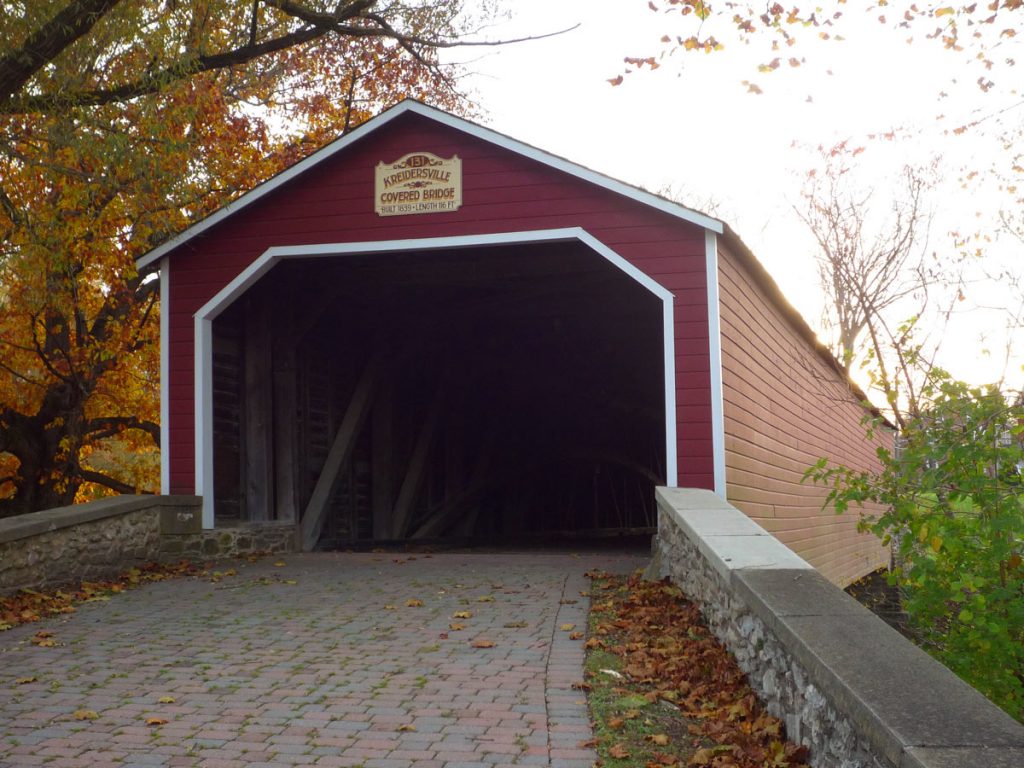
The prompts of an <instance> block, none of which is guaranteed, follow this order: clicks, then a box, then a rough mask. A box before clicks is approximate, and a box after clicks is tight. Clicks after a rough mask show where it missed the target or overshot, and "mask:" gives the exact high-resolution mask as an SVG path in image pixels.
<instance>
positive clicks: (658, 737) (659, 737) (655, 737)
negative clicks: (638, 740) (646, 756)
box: [647, 733, 668, 747]
mask: <svg viewBox="0 0 1024 768" xmlns="http://www.w3.org/2000/svg"><path fill="white" fill-rule="evenodd" d="M647 740H648V741H649V742H651V743H652V744H657V745H658V746H659V747H667V746H668V734H665V733H652V734H651V735H649V736H648V737H647Z"/></svg>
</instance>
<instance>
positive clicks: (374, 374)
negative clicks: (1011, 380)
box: [139, 101, 884, 583]
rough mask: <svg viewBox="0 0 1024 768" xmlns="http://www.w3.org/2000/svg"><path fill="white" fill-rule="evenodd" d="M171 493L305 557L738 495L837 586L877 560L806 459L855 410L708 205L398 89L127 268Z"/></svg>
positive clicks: (826, 361) (836, 441)
mask: <svg viewBox="0 0 1024 768" xmlns="http://www.w3.org/2000/svg"><path fill="white" fill-rule="evenodd" d="M139 268H140V269H142V270H145V269H159V271H160V279H161V297H162V300H161V323H162V326H161V344H162V347H161V350H162V361H161V368H162V376H161V380H162V381H161V388H162V393H161V397H162V409H163V412H162V423H163V424H164V429H163V432H162V439H163V445H162V456H163V459H162V461H163V464H162V483H161V484H162V491H163V492H164V493H193V492H195V493H196V494H199V495H201V496H202V498H203V524H204V526H205V527H208V528H209V527H214V526H219V525H224V524H230V523H232V522H237V521H269V520H284V521H294V522H295V523H296V524H297V526H298V530H299V532H300V535H301V537H302V542H303V546H304V547H305V548H307V549H311V548H314V547H317V546H352V545H353V544H357V543H361V542H362V543H367V542H382V541H395V540H405V539H429V540H436V539H445V538H449V537H454V538H460V539H463V538H464V539H474V540H491V541H510V540H520V539H522V538H529V537H545V538H549V537H552V536H555V535H559V534H564V533H576V534H580V533H599V532H602V531H604V532H607V531H617V532H623V531H637V530H640V531H643V530H650V528H651V527H652V526H653V525H654V524H655V509H654V503H653V488H654V486H656V485H663V484H664V485H670V486H674V485H679V486H690V487H698V488H707V489H712V490H715V491H716V492H718V493H719V494H722V495H724V496H727V497H728V499H729V500H730V501H731V502H732V503H733V504H735V505H736V506H737V507H739V508H740V509H742V510H743V511H745V512H746V513H747V514H748V515H750V516H751V517H753V518H755V519H756V520H757V521H758V522H759V523H761V524H762V525H763V526H765V527H766V528H767V529H768V530H769V531H772V532H773V533H775V534H776V535H777V536H778V537H779V538H780V539H781V540H782V541H783V542H785V543H787V544H789V545H790V546H791V547H793V548H794V549H795V550H796V551H797V552H799V553H800V554H801V555H802V556H803V557H804V558H805V559H807V560H808V561H809V562H811V563H812V564H813V565H815V566H817V567H819V568H820V569H821V570H822V571H823V572H824V573H825V574H826V575H827V576H829V577H830V578H832V579H833V580H834V581H836V582H839V583H845V582H848V581H850V580H852V579H854V578H856V577H857V576H859V575H861V574H863V573H866V572H867V571H869V570H872V569H873V568H875V567H876V566H877V565H878V564H879V563H880V562H882V558H883V556H884V553H883V552H882V551H881V549H880V547H879V546H878V543H877V542H876V541H875V540H874V539H872V538H870V537H865V536H862V535H859V534H857V533H856V530H855V523H856V521H855V519H854V518H853V517H852V516H843V517H836V516H835V515H833V514H832V513H831V512H829V511H822V509H821V505H822V499H823V496H824V492H823V490H822V489H820V488H815V487H814V486H811V485H806V484H802V483H801V482H800V476H801V474H802V473H803V471H804V470H805V469H806V467H807V466H808V465H810V464H811V463H812V462H813V461H815V460H816V459H817V458H818V457H820V456H824V455H828V456H831V457H833V458H834V459H835V460H838V461H842V462H845V463H848V464H852V465H854V466H864V465H867V464H869V463H870V462H872V461H873V451H874V448H873V446H872V445H870V444H868V443H867V442H866V441H865V440H864V437H863V432H862V428H861V427H860V424H859V422H860V419H861V417H862V415H863V411H862V408H861V405H860V398H859V397H858V395H857V394H856V393H855V392H854V391H852V390H851V387H850V385H849V383H848V382H847V381H846V380H845V378H844V376H843V374H842V372H841V369H840V367H839V366H838V365H837V364H836V363H835V361H834V360H833V359H832V358H831V357H830V356H829V354H828V353H827V351H825V350H824V349H823V348H821V347H820V345H818V344H817V343H816V341H815V339H814V335H813V333H812V332H811V331H810V329H809V328H808V327H807V325H806V324H805V323H804V322H803V320H802V319H801V318H800V317H799V315H798V314H797V313H796V312H795V311H794V310H793V309H792V308H791V307H790V305H789V304H788V303H787V302H786V301H785V299H784V298H783V297H782V296H781V294H780V293H779V291H778V289H777V287H776V286H775V284H774V282H773V281H772V280H771V278H770V277H769V276H768V274H767V273H766V272H765V271H764V269H763V268H762V267H761V266H760V264H759V263H758V262H757V261H756V259H755V258H754V257H753V256H752V255H751V254H750V253H749V252H748V250H747V249H746V248H745V246H744V245H743V244H742V243H741V242H740V240H739V239H738V238H737V237H736V235H735V234H733V233H732V232H731V231H730V230H729V229H728V228H727V227H725V226H724V225H723V224H722V223H721V222H719V221H717V220H715V219H713V218H710V217H708V216H706V215H704V214H701V213H699V212H697V211H694V210H691V209H689V208H685V207H683V206H681V205H678V204H676V203H673V202H670V201H668V200H665V199H662V198H660V197H657V196H655V195H651V194H649V193H647V192H644V191H642V190H640V189H637V188H635V187H632V186H629V185H626V184H624V183H622V182H619V181H616V180H614V179H610V178H608V177H605V176H602V175H600V174H598V173H595V172H593V171H590V170H588V169H586V168H583V167H581V166H579V165H575V164H573V163H571V162H568V161H566V160H564V159H562V158H559V157H556V156H553V155H550V154H548V153H545V152H543V151H541V150H539V149H536V148H534V147H532V146H528V145H526V144H523V143H521V142H518V141H515V140H514V139H511V138H509V137H507V136H504V135H501V134H499V133H496V132H494V131H492V130H489V129H487V128H484V127H481V126H479V125H476V124H474V123H471V122H468V121H466V120H463V119H460V118H458V117H455V116H453V115H451V114H447V113H445V112H442V111H439V110H436V109H434V108H431V107H429V106H426V105H424V104H422V103H419V102H416V101H404V102H402V103H401V104H399V105H397V106H395V107H393V108H392V109H389V110H387V111H386V112H384V113H382V114H381V115H379V116H378V117H377V118H375V119H373V120H371V121H369V122H367V123H365V124H363V125H362V126H360V127H359V128H357V129H355V130H353V131H352V132H350V133H349V134H347V135H346V136H344V137H343V138H341V139H339V140H338V141H336V142H334V143H332V144H330V145H328V146H326V147H324V148H323V149H321V150H320V151H318V152H316V153H315V154H313V155H311V156H310V157H308V158H307V159H306V160H304V161H302V162H300V163H298V164H297V165H295V166H293V167H292V168H290V169H289V170H287V171H286V172H284V173H282V174H280V175H278V176H276V177H274V178H273V179H271V180H269V181H267V182H265V183H264V184H262V185H260V186H258V187H256V188H255V189H253V190H252V191H250V192H249V193H247V194H246V195H244V196H242V197H241V198H239V199H238V200H236V201H235V202H233V203H231V204H230V205H228V206H226V207H225V208H223V209H221V210H219V211H218V212H216V213H214V214H213V215H211V216H209V217H208V218H206V219H204V220H202V221H200V222H199V223H197V224H196V225H194V226H193V227H191V228H190V229H188V230H187V231H185V232H183V233H182V234H180V235H179V236H177V237H176V238H174V239H173V240H170V241H168V242H167V243H165V244H164V245H162V246H161V247H159V248H157V249H156V250H154V251H152V252H150V253H149V254H147V255H146V256H144V257H142V258H141V259H140V260H139Z"/></svg>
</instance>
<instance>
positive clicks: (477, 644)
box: [472, 638, 494, 648]
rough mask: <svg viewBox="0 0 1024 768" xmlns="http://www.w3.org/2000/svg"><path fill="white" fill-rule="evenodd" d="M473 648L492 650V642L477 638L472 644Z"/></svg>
mask: <svg viewBox="0 0 1024 768" xmlns="http://www.w3.org/2000/svg"><path fill="white" fill-rule="evenodd" d="M472 645H473V647H474V648H493V647H494V642H493V641H491V640H484V639H483V638H477V639H476V640H474V641H473V643H472Z"/></svg>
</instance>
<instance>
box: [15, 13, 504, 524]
mask: <svg viewBox="0 0 1024 768" xmlns="http://www.w3.org/2000/svg"><path fill="white" fill-rule="evenodd" d="M489 11H490V9H488V8H486V7H485V8H483V10H482V11H481V10H479V8H478V13H479V14H481V15H480V16H479V19H483V18H486V14H487V13H489ZM473 24H474V21H473V19H470V18H468V17H467V16H465V15H464V13H463V8H462V4H461V3H460V2H450V1H449V0H397V1H393V2H388V3H379V2H376V0H342V1H341V2H338V0H330V1H328V0H0V517H2V516H9V515H14V514H19V513H24V512H30V511H34V510H40V509H46V508H50V507H55V506H59V505H64V504H68V503H71V502H73V501H74V500H76V498H77V499H81V498H87V497H89V496H91V495H96V494H103V493H109V492H111V491H113V492H138V491H154V490H157V489H158V485H159V481H158V477H159V471H158V466H159V461H158V454H157V447H158V445H159V429H160V427H159V425H158V413H159V404H158V401H159V395H158V392H159V381H158V375H159V363H158V360H159V354H158V349H157V345H158V331H159V320H158V313H159V305H158V295H159V291H158V290H157V286H158V282H157V281H156V280H155V279H153V278H154V276H153V275H140V274H138V273H137V272H136V270H135V268H134V260H135V258H136V257H138V256H139V255H141V254H143V253H145V252H146V251H148V250H150V249H151V248H153V247H154V246H155V245H157V244H159V243H160V242H162V241H163V240H165V239H166V238H167V237H169V236H170V235H172V234H174V233H176V232H178V231H181V230H182V229H184V228H185V227H187V226H188V225H189V224H190V223H191V222H193V221H195V220H197V219H198V218H201V217H202V216H204V215H206V214H208V213H210V212H211V211H213V210H215V209H217V208H219V207H220V206H222V205H223V204H224V203H226V202H227V201H229V200H230V199H232V198H233V197H235V196H237V195H239V194H240V193H242V192H244V191H245V190H246V189H248V188H250V187H252V186H253V185H254V184H255V183H257V182H259V181H261V180H263V179H266V178H268V177H269V176H271V175H272V174H274V173H276V172H278V171H280V170H281V169H282V168H284V167H286V166H288V165H290V164H292V163H294V162H295V161H296V160H298V159H300V158H301V157H303V156H305V155H306V154H308V153H309V152H311V151H312V150H314V149H316V148H317V147H319V146H321V145H322V144H324V143H326V142H327V141H328V140H331V139H334V138H336V137H337V136H338V135H340V134H342V133H344V132H345V131H346V130H348V129H350V128H352V127H353V126H355V125H357V124H359V123H360V122H362V121H363V120H365V119H367V118H368V117H369V116H370V115H372V114H374V113H376V112H377V111H379V110H381V109H382V108H384V107H386V106H388V105H389V104H390V103H393V102H395V101H397V100H399V99H400V98H402V97H406V96H412V97H418V98H423V99H429V100H430V101H432V102H433V103H435V104H437V105H439V106H441V107H442V108H446V109H453V110H456V111H461V112H463V113H465V112H466V111H467V110H469V109H470V104H469V102H468V100H467V99H466V98H465V97H464V95H462V94H461V93H460V92H459V90H458V88H457V81H456V78H457V75H458V72H457V71H455V70H453V69H452V68H449V67H445V66H442V65H440V64H439V63H438V55H437V53H438V49H440V48H442V47H446V46H454V45H464V44H473V43H472V42H471V41H469V40H468V37H467V36H469V37H471V36H472V33H473V31H474V30H473V29H472V25H473Z"/></svg>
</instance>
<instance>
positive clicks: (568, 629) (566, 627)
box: [559, 624, 576, 632]
mask: <svg viewBox="0 0 1024 768" xmlns="http://www.w3.org/2000/svg"><path fill="white" fill-rule="evenodd" d="M559 629H560V630H562V631H563V632H572V630H574V629H576V625H575V624H563V625H562V626H560V627H559Z"/></svg>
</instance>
